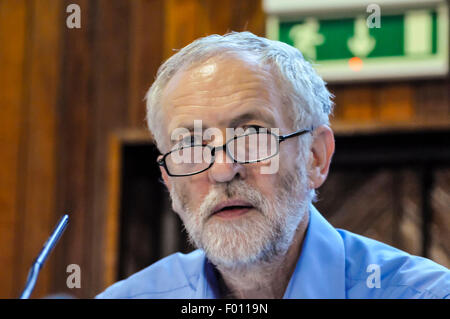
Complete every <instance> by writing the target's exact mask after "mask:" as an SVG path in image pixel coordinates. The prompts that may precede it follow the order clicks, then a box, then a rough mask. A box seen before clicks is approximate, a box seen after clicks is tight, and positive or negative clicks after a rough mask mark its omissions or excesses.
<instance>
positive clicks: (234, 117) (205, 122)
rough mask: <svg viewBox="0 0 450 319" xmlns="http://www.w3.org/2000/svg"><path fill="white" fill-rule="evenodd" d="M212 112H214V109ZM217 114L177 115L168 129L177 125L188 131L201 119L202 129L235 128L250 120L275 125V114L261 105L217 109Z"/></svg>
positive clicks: (271, 126)
mask: <svg viewBox="0 0 450 319" xmlns="http://www.w3.org/2000/svg"><path fill="white" fill-rule="evenodd" d="M212 112H214V110H213V111H212ZM217 115H218V116H217V117H216V116H211V117H208V118H202V117H200V116H197V117H195V116H194V117H193V116H189V115H185V116H177V117H175V118H174V119H173V120H172V123H171V125H170V127H169V131H173V130H174V129H176V128H179V127H182V128H186V129H188V130H189V131H194V128H195V122H196V121H199V120H200V121H201V126H202V129H208V128H210V127H218V128H222V127H225V128H227V127H229V128H236V127H239V126H240V125H242V124H244V123H247V122H251V121H258V122H256V123H254V124H258V123H259V124H261V125H266V126H270V128H273V127H275V126H276V119H275V117H276V115H274V114H273V112H271V111H270V109H266V108H261V107H254V108H242V110H237V111H235V112H232V113H228V114H227V113H223V112H220V111H217ZM210 118H213V122H211V121H210V120H209V119H210ZM197 123H198V122H197Z"/></svg>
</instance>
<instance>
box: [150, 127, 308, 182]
mask: <svg viewBox="0 0 450 319" xmlns="http://www.w3.org/2000/svg"><path fill="white" fill-rule="evenodd" d="M313 131H314V128H311V129H309V130H299V131H296V132H293V133H290V134H285V135H277V134H274V133H272V132H267V133H268V134H271V135H273V136H275V138H276V139H277V141H278V144H277V151H276V153H275V154H273V155H270V156H269V157H265V158H263V159H258V160H254V161H244V162H241V161H237V160H236V159H235V158H234V157H233V155H231V154H230V153H229V151H228V147H226V146H227V144H228V143H230V142H232V141H234V140H236V139H238V138H241V137H243V136H249V135H253V134H259V133H260V132H252V133H249V134H244V135H237V136H234V137H233V138H230V139H229V140H228V141H226V142H225V144H223V145H222V146H215V147H213V146H210V145H189V146H183V147H180V148H177V149H174V150H171V151H170V152H168V153H166V154H164V155H163V157H162V158H161V159H160V160H157V161H156V162H157V163H158V165H159V166H163V167H164V169H165V170H166V172H167V175H169V176H171V177H184V176H192V175H197V174H200V173H203V172H204V171H207V170H208V169H210V168H211V166H213V164H214V163H215V160H216V150H223V149H225V152H226V153H227V155H228V156H229V157H230V158H231V159H232V160H233V163H238V164H252V163H258V162H262V161H265V160H268V159H270V158H272V157H274V156H277V155H278V153H279V152H280V143H281V142H283V141H285V140H287V139H288V138H291V137H295V136H300V135H303V134H305V133H310V132H313ZM194 146H201V147H207V148H209V149H210V151H211V159H212V161H211V163H210V164H209V166H208V167H206V168H205V169H202V170H201V171H198V172H195V173H190V174H183V175H174V174H171V173H170V171H169V169H168V168H167V164H166V157H167V156H169V155H170V154H172V153H173V152H176V151H179V150H181V149H183V148H188V147H194Z"/></svg>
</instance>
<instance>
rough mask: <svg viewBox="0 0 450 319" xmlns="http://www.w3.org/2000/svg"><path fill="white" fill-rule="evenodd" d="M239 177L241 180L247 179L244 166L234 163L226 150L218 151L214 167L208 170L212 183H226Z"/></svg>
mask: <svg viewBox="0 0 450 319" xmlns="http://www.w3.org/2000/svg"><path fill="white" fill-rule="evenodd" d="M237 175H239V177H240V178H245V177H246V169H245V167H244V164H239V163H233V159H232V158H230V157H229V156H228V154H227V152H226V151H225V150H217V151H216V154H215V161H214V164H213V166H212V167H211V168H210V169H209V170H208V176H209V180H210V182H211V183H226V182H229V181H231V180H232V179H233V178H235V177H236V176H237Z"/></svg>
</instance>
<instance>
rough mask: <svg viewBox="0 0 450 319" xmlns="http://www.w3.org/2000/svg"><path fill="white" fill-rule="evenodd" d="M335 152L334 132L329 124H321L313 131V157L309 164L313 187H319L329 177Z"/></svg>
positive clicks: (310, 179)
mask: <svg viewBox="0 0 450 319" xmlns="http://www.w3.org/2000/svg"><path fill="white" fill-rule="evenodd" d="M333 153H334V134H333V131H332V130H331V128H330V127H329V126H328V125H321V126H319V127H317V128H316V129H315V130H314V132H313V141H312V144H311V154H312V158H311V160H310V165H309V182H310V185H309V186H310V187H311V188H314V189H316V188H319V187H320V186H321V185H322V184H323V183H324V182H325V180H326V179H327V176H328V170H329V168H330V163H331V158H332V156H333Z"/></svg>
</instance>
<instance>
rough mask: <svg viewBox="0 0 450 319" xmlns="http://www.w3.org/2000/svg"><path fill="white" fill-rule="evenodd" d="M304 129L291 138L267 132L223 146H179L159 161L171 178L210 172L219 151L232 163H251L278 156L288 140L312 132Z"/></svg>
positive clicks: (232, 140) (247, 135)
mask: <svg viewBox="0 0 450 319" xmlns="http://www.w3.org/2000/svg"><path fill="white" fill-rule="evenodd" d="M312 131H313V128H311V129H309V130H300V131H296V132H293V133H291V134H287V135H276V134H274V133H272V132H269V131H267V129H263V130H261V129H260V130H259V131H257V132H251V133H248V134H244V135H238V136H234V137H233V138H231V139H229V140H228V141H227V142H226V143H225V144H223V145H222V146H216V147H214V146H211V145H201V144H192V145H187V146H181V147H178V148H176V149H174V150H172V151H170V152H168V153H166V154H164V155H162V158H161V159H159V160H157V163H158V165H160V166H163V167H164V168H165V170H166V172H167V174H168V175H169V176H174V177H180V176H191V175H195V174H199V173H201V172H204V171H206V170H207V169H209V168H210V167H211V166H212V165H213V164H214V162H215V158H216V154H217V151H219V150H223V149H225V151H226V154H227V155H228V157H229V158H230V159H231V160H232V163H239V164H249V163H257V162H261V161H265V160H267V159H270V158H272V157H274V156H276V155H277V154H278V153H279V151H280V143H281V142H283V141H285V140H287V139H288V138H291V137H295V136H300V135H302V134H305V133H309V132H312Z"/></svg>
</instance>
